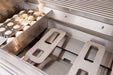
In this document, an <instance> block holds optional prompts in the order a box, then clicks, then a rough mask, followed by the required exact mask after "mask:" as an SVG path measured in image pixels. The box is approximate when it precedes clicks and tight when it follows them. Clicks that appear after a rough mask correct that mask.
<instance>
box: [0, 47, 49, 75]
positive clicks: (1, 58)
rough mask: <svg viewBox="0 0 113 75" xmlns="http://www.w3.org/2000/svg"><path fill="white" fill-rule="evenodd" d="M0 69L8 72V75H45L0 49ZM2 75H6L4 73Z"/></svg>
mask: <svg viewBox="0 0 113 75" xmlns="http://www.w3.org/2000/svg"><path fill="white" fill-rule="evenodd" d="M1 66H2V67H1ZM0 68H5V69H4V70H6V71H9V72H10V73H11V74H9V75H31V74H32V75H47V74H46V73H44V72H42V71H41V70H39V69H38V68H35V67H33V66H32V65H30V64H29V63H26V62H24V61H22V60H20V58H18V57H16V56H13V55H10V54H9V53H7V52H5V51H4V50H2V49H0ZM1 71H2V70H0V74H1ZM3 75H8V74H6V73H5V72H4V74H3Z"/></svg>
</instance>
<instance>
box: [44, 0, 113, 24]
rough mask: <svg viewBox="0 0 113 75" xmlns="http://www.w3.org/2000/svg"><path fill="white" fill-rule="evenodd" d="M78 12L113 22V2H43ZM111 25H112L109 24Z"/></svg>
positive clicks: (63, 0) (64, 0)
mask: <svg viewBox="0 0 113 75" xmlns="http://www.w3.org/2000/svg"><path fill="white" fill-rule="evenodd" d="M43 1H44V2H45V3H51V4H52V5H57V6H61V7H65V8H69V9H72V10H76V11H79V12H83V13H87V14H92V15H95V16H100V17H102V18H104V20H105V19H107V21H108V20H113V0H43ZM111 24H113V23H111Z"/></svg>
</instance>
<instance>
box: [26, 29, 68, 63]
mask: <svg viewBox="0 0 113 75" xmlns="http://www.w3.org/2000/svg"><path fill="white" fill-rule="evenodd" d="M55 32H57V33H58V34H59V35H58V36H57V37H56V38H55V40H54V42H52V43H51V44H49V43H47V42H46V41H47V39H48V38H49V37H50V36H51V35H52V34H53V33H55ZM65 35H66V32H65V31H62V30H59V29H56V28H52V29H50V30H49V31H48V32H47V33H46V34H45V35H44V36H43V37H42V38H41V39H40V40H39V41H38V42H37V43H36V44H35V45H34V46H33V47H32V48H31V49H30V50H29V51H28V52H27V53H26V55H25V60H28V59H30V60H31V61H33V62H35V63H37V64H40V63H42V62H43V61H44V60H45V59H46V58H47V57H48V56H49V55H50V54H51V53H52V52H53V51H54V49H55V48H56V46H57V44H58V43H59V42H60V41H61V40H62V39H63V38H64V37H65ZM36 51H40V52H39V54H36V55H34V53H35V52H36Z"/></svg>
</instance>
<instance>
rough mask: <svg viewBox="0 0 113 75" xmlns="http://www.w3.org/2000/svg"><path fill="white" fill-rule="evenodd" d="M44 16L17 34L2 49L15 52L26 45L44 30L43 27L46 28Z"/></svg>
mask: <svg viewBox="0 0 113 75" xmlns="http://www.w3.org/2000/svg"><path fill="white" fill-rule="evenodd" d="M49 13H50V12H49ZM49 13H48V14H49ZM46 16H47V15H46ZM46 16H44V17H43V18H42V19H40V20H39V21H38V22H36V23H35V24H34V25H32V26H31V27H30V28H29V29H27V30H26V31H24V32H23V33H22V34H20V35H19V36H17V37H16V38H15V39H14V40H13V41H11V42H10V43H9V44H7V45H6V46H5V47H4V48H3V49H4V50H6V51H8V52H11V53H14V54H17V53H18V52H19V51H20V50H21V49H23V48H24V47H26V46H27V45H28V44H29V43H30V42H31V41H32V40H33V39H34V38H36V37H37V36H38V35H40V34H41V33H42V32H43V31H44V29H46V28H47V26H48V25H47V19H46Z"/></svg>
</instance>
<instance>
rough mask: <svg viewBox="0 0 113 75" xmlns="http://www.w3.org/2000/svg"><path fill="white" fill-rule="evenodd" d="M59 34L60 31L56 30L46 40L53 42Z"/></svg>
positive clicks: (49, 42)
mask: <svg viewBox="0 0 113 75" xmlns="http://www.w3.org/2000/svg"><path fill="white" fill-rule="evenodd" d="M59 35H60V34H59V33H58V32H54V33H52V34H51V36H49V37H48V39H47V40H46V41H45V42H46V43H48V44H52V43H53V42H54V41H55V40H56V38H57V37H58V36H59Z"/></svg>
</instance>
